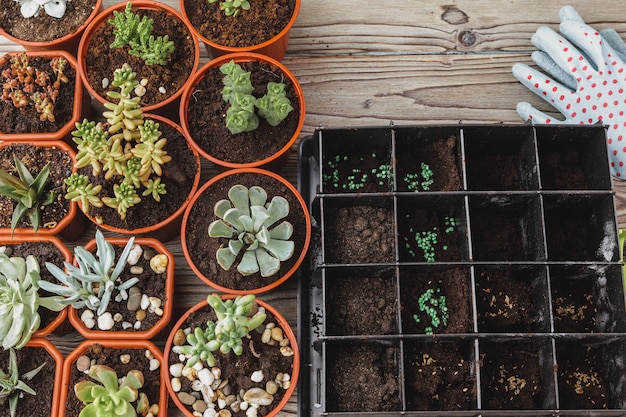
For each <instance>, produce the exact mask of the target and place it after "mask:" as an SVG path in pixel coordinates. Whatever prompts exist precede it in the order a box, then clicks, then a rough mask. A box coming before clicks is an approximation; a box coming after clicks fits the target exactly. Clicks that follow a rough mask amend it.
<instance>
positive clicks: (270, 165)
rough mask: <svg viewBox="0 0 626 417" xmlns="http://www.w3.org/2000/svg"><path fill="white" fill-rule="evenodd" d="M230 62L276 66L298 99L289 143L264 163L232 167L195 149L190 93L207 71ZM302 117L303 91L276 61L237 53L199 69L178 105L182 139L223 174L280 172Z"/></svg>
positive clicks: (191, 95)
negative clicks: (234, 171) (295, 123)
mask: <svg viewBox="0 0 626 417" xmlns="http://www.w3.org/2000/svg"><path fill="white" fill-rule="evenodd" d="M231 60H234V61H235V62H236V63H242V62H250V61H260V62H263V63H267V64H268V65H275V66H277V67H278V68H279V69H280V71H281V72H282V73H283V74H284V75H285V77H286V78H288V79H289V80H290V81H291V83H292V85H293V88H294V89H295V91H296V94H297V96H298V104H299V106H300V115H299V118H298V126H297V128H296V130H295V132H294V133H293V135H292V136H291V138H290V139H289V141H288V142H287V143H286V144H285V145H284V146H283V147H282V148H281V149H280V150H279V151H278V152H276V153H275V154H273V155H271V156H269V157H267V158H265V159H261V160H258V161H254V162H249V163H234V162H228V161H223V160H221V159H218V158H216V157H214V156H213V155H211V150H210V149H203V148H202V147H200V145H198V143H197V142H196V141H195V140H194V137H193V135H192V134H191V132H190V130H189V116H188V115H189V104H190V103H191V100H193V93H194V91H195V88H196V85H197V84H198V83H199V82H200V81H201V80H202V79H203V78H204V76H205V74H206V72H207V71H209V70H210V69H212V68H216V67H219V66H221V65H222V64H225V63H227V62H230V61H231ZM220 88H221V87H220ZM305 115H306V107H305V102H304V93H303V92H302V87H301V86H300V83H299V82H298V79H297V78H296V76H295V75H294V74H293V73H292V72H291V71H290V70H289V69H288V68H287V67H286V66H284V65H283V64H281V63H280V62H278V61H277V60H275V59H273V58H270V57H267V56H263V55H260V54H255V53H237V54H229V55H223V56H220V57H218V58H215V59H213V60H211V61H209V62H208V63H206V64H205V65H204V66H203V67H201V68H200V69H199V70H198V71H197V72H196V73H195V74H194V76H193V77H192V78H191V82H190V83H189V84H188V85H187V86H186V87H185V91H184V92H183V95H182V97H181V101H180V124H181V126H182V128H183V131H184V132H185V136H186V137H187V138H188V139H189V141H190V143H191V145H192V146H193V147H194V148H195V149H196V150H197V151H198V153H199V154H200V155H202V156H203V157H204V158H206V159H208V160H209V161H211V162H213V163H214V164H215V165H217V166H218V167H220V168H221V169H222V170H226V169H236V168H264V169H271V170H272V171H278V170H280V168H282V167H283V166H284V165H285V163H286V162H287V160H288V159H289V153H290V152H291V148H292V146H293V145H294V143H296V140H298V136H299V135H300V132H301V131H302V128H303V126H304V118H305ZM224 140H228V138H224Z"/></svg>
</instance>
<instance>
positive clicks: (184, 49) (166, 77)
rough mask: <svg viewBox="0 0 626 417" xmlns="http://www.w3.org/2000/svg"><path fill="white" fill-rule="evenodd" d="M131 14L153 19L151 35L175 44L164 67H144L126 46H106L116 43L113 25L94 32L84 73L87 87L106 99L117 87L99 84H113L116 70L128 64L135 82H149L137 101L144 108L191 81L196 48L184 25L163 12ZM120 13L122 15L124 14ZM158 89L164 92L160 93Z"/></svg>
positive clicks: (101, 27) (150, 11)
mask: <svg viewBox="0 0 626 417" xmlns="http://www.w3.org/2000/svg"><path fill="white" fill-rule="evenodd" d="M132 10H133V12H134V13H135V14H138V15H139V16H142V17H143V16H147V17H149V18H151V19H154V23H153V31H152V33H153V34H154V36H155V37H157V36H164V35H167V36H169V40H170V41H173V42H174V47H175V48H176V50H175V51H174V54H173V55H172V56H171V58H170V60H169V62H168V63H167V65H158V64H155V65H145V64H144V61H143V60H142V59H141V58H139V57H137V56H134V55H130V54H129V53H128V49H129V46H128V45H126V46H124V47H122V48H110V47H109V45H111V43H113V40H114V39H115V35H113V25H110V24H108V23H104V24H102V25H101V26H100V27H99V28H98V29H96V31H95V32H94V34H93V37H92V38H91V41H90V42H89V46H88V47H87V53H86V57H85V62H86V67H85V72H86V74H87V78H88V80H89V85H91V87H92V88H93V89H94V90H95V91H96V92H97V93H98V94H99V95H100V96H101V97H103V98H106V92H107V91H112V90H115V91H117V87H114V86H113V83H112V82H110V83H109V85H108V86H107V88H104V87H103V84H102V80H103V79H105V78H106V79H108V80H110V81H112V80H113V73H114V72H115V70H116V69H118V68H121V67H122V65H123V64H125V63H127V64H128V65H130V67H131V68H132V70H133V71H134V72H136V73H137V77H136V79H137V80H138V81H141V80H142V79H144V78H145V79H147V80H148V83H147V85H146V93H145V95H143V96H142V97H141V101H140V104H141V106H142V107H146V106H151V105H154V104H157V103H160V102H162V101H164V100H166V99H167V98H169V97H170V96H172V95H173V94H174V93H176V92H177V91H178V90H180V89H181V88H182V87H183V85H184V84H185V82H186V81H187V79H189V77H191V73H192V70H193V65H194V59H195V44H194V42H193V37H192V34H191V33H190V32H189V30H188V29H187V27H186V26H185V25H184V24H183V22H182V21H181V20H179V19H178V18H177V17H175V16H173V15H170V14H169V13H168V12H166V11H165V10H148V9H139V10H137V9H136V8H133V9H132ZM120 12H122V13H123V10H120ZM112 17H113V15H111V18H112ZM161 87H163V89H164V90H161V91H159V89H160V88H161ZM162 91H165V92H164V93H163V92H162Z"/></svg>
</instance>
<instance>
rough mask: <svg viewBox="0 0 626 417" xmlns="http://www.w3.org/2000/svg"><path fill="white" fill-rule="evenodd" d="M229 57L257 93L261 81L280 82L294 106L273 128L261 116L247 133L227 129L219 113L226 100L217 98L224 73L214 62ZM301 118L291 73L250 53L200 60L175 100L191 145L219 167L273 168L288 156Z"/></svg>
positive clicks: (301, 102) (301, 100)
mask: <svg viewBox="0 0 626 417" xmlns="http://www.w3.org/2000/svg"><path fill="white" fill-rule="evenodd" d="M231 60H233V61H235V63H238V64H240V65H242V67H244V70H245V71H249V72H251V80H252V85H253V86H255V88H256V89H257V90H255V91H253V93H254V95H255V97H257V95H258V97H257V98H259V97H261V96H262V95H263V94H265V93H266V89H265V88H264V87H263V88H261V86H265V85H266V84H267V83H268V82H269V81H274V82H283V83H285V84H286V87H285V88H286V94H287V97H288V98H289V99H290V101H291V105H292V107H293V108H294V110H292V111H291V112H290V113H289V115H288V116H287V118H286V119H284V120H283V121H282V122H280V123H279V124H278V125H277V126H276V127H273V126H271V125H270V124H269V123H267V122H266V121H265V120H264V119H262V118H261V120H260V121H259V127H258V128H257V129H255V130H253V131H251V132H243V133H238V134H235V135H233V134H231V133H230V131H229V130H228V128H227V127H226V123H225V118H224V117H223V115H224V114H225V113H226V111H227V110H228V107H229V104H228V103H226V102H225V101H224V100H223V99H222V93H221V91H222V88H223V84H222V79H223V77H224V75H223V74H222V73H221V72H220V70H219V67H220V66H221V65H222V64H226V63H228V62H230V61H231ZM256 91H258V93H257V92H256ZM304 117H305V102H304V95H303V93H302V88H301V87H300V84H299V83H298V80H297V79H296V77H295V75H294V74H293V73H292V72H291V71H289V69H288V68H286V67H285V66H284V65H283V64H281V63H280V62H278V61H276V60H274V59H272V58H270V57H266V56H263V55H259V54H253V53H238V54H228V55H224V56H220V57H219V58H216V59H213V60H212V61H209V62H208V63H206V64H205V65H204V66H203V67H201V68H200V69H199V70H198V71H197V72H196V73H195V74H194V76H193V77H192V79H191V81H190V83H189V84H188V85H187V86H186V88H185V91H184V93H183V95H182V97H181V103H180V123H181V126H182V128H183V131H184V132H185V135H186V136H187V137H188V138H189V139H190V143H191V145H192V146H193V147H194V148H195V149H196V150H197V151H198V153H199V154H200V155H201V156H202V157H204V158H206V159H208V160H209V161H210V162H212V163H214V164H215V165H217V166H218V167H219V168H220V169H222V170H226V169H233V168H264V169H269V170H272V171H275V172H277V171H278V170H279V169H280V168H281V167H282V166H284V164H285V163H286V162H287V160H288V158H289V153H290V151H291V147H292V146H293V144H294V143H295V141H296V140H297V139H298V136H299V134H300V132H301V131H302V127H303V126H304Z"/></svg>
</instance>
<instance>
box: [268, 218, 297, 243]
mask: <svg viewBox="0 0 626 417" xmlns="http://www.w3.org/2000/svg"><path fill="white" fill-rule="evenodd" d="M291 235H293V225H292V224H291V223H289V222H288V221H287V220H285V221H284V222H282V223H280V224H279V225H278V226H276V227H274V228H273V229H272V230H270V237H271V238H272V239H279V240H287V239H289V238H290V237H291Z"/></svg>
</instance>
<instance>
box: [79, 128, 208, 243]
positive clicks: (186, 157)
mask: <svg viewBox="0 0 626 417" xmlns="http://www.w3.org/2000/svg"><path fill="white" fill-rule="evenodd" d="M159 126H160V130H161V132H162V135H161V137H162V138H167V144H166V146H165V150H166V151H167V153H168V155H170V156H171V157H172V160H171V161H170V162H168V163H167V164H165V165H163V167H162V168H163V175H162V176H161V182H162V183H164V184H165V189H166V190H167V194H165V195H163V196H161V201H156V200H155V199H154V198H152V197H151V196H146V197H142V198H141V203H139V204H137V205H135V206H133V207H131V208H129V209H128V211H127V212H126V219H125V220H122V219H121V218H120V216H119V214H118V212H117V210H115V209H112V208H110V207H107V206H103V207H101V208H98V207H90V209H89V215H90V216H92V217H94V218H95V217H98V216H100V217H101V218H102V220H103V223H104V224H106V225H109V226H112V227H117V228H120V229H126V230H132V229H139V228H143V227H148V226H151V225H155V224H157V223H159V222H161V221H163V220H165V219H166V218H168V217H169V216H170V215H172V214H174V212H176V210H178V209H179V208H180V207H181V206H182V205H183V204H184V203H185V201H186V200H187V198H188V197H189V193H190V192H191V188H192V186H193V182H194V178H195V176H196V173H197V172H198V169H199V167H198V164H197V159H196V157H195V155H194V154H193V151H192V150H191V149H190V148H189V146H188V144H187V141H186V140H185V137H184V136H183V135H182V134H181V133H180V132H179V131H178V130H176V129H175V128H173V127H172V126H169V125H167V124H165V123H159ZM79 172H80V173H82V174H85V175H87V176H89V178H90V180H91V181H92V184H93V185H94V186H95V185H97V184H100V185H102V191H101V193H100V195H109V196H113V195H114V194H113V186H114V182H112V181H106V180H105V179H104V175H100V176H98V177H97V178H94V177H93V176H92V175H91V166H87V167H85V168H81V169H80V170H79Z"/></svg>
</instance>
